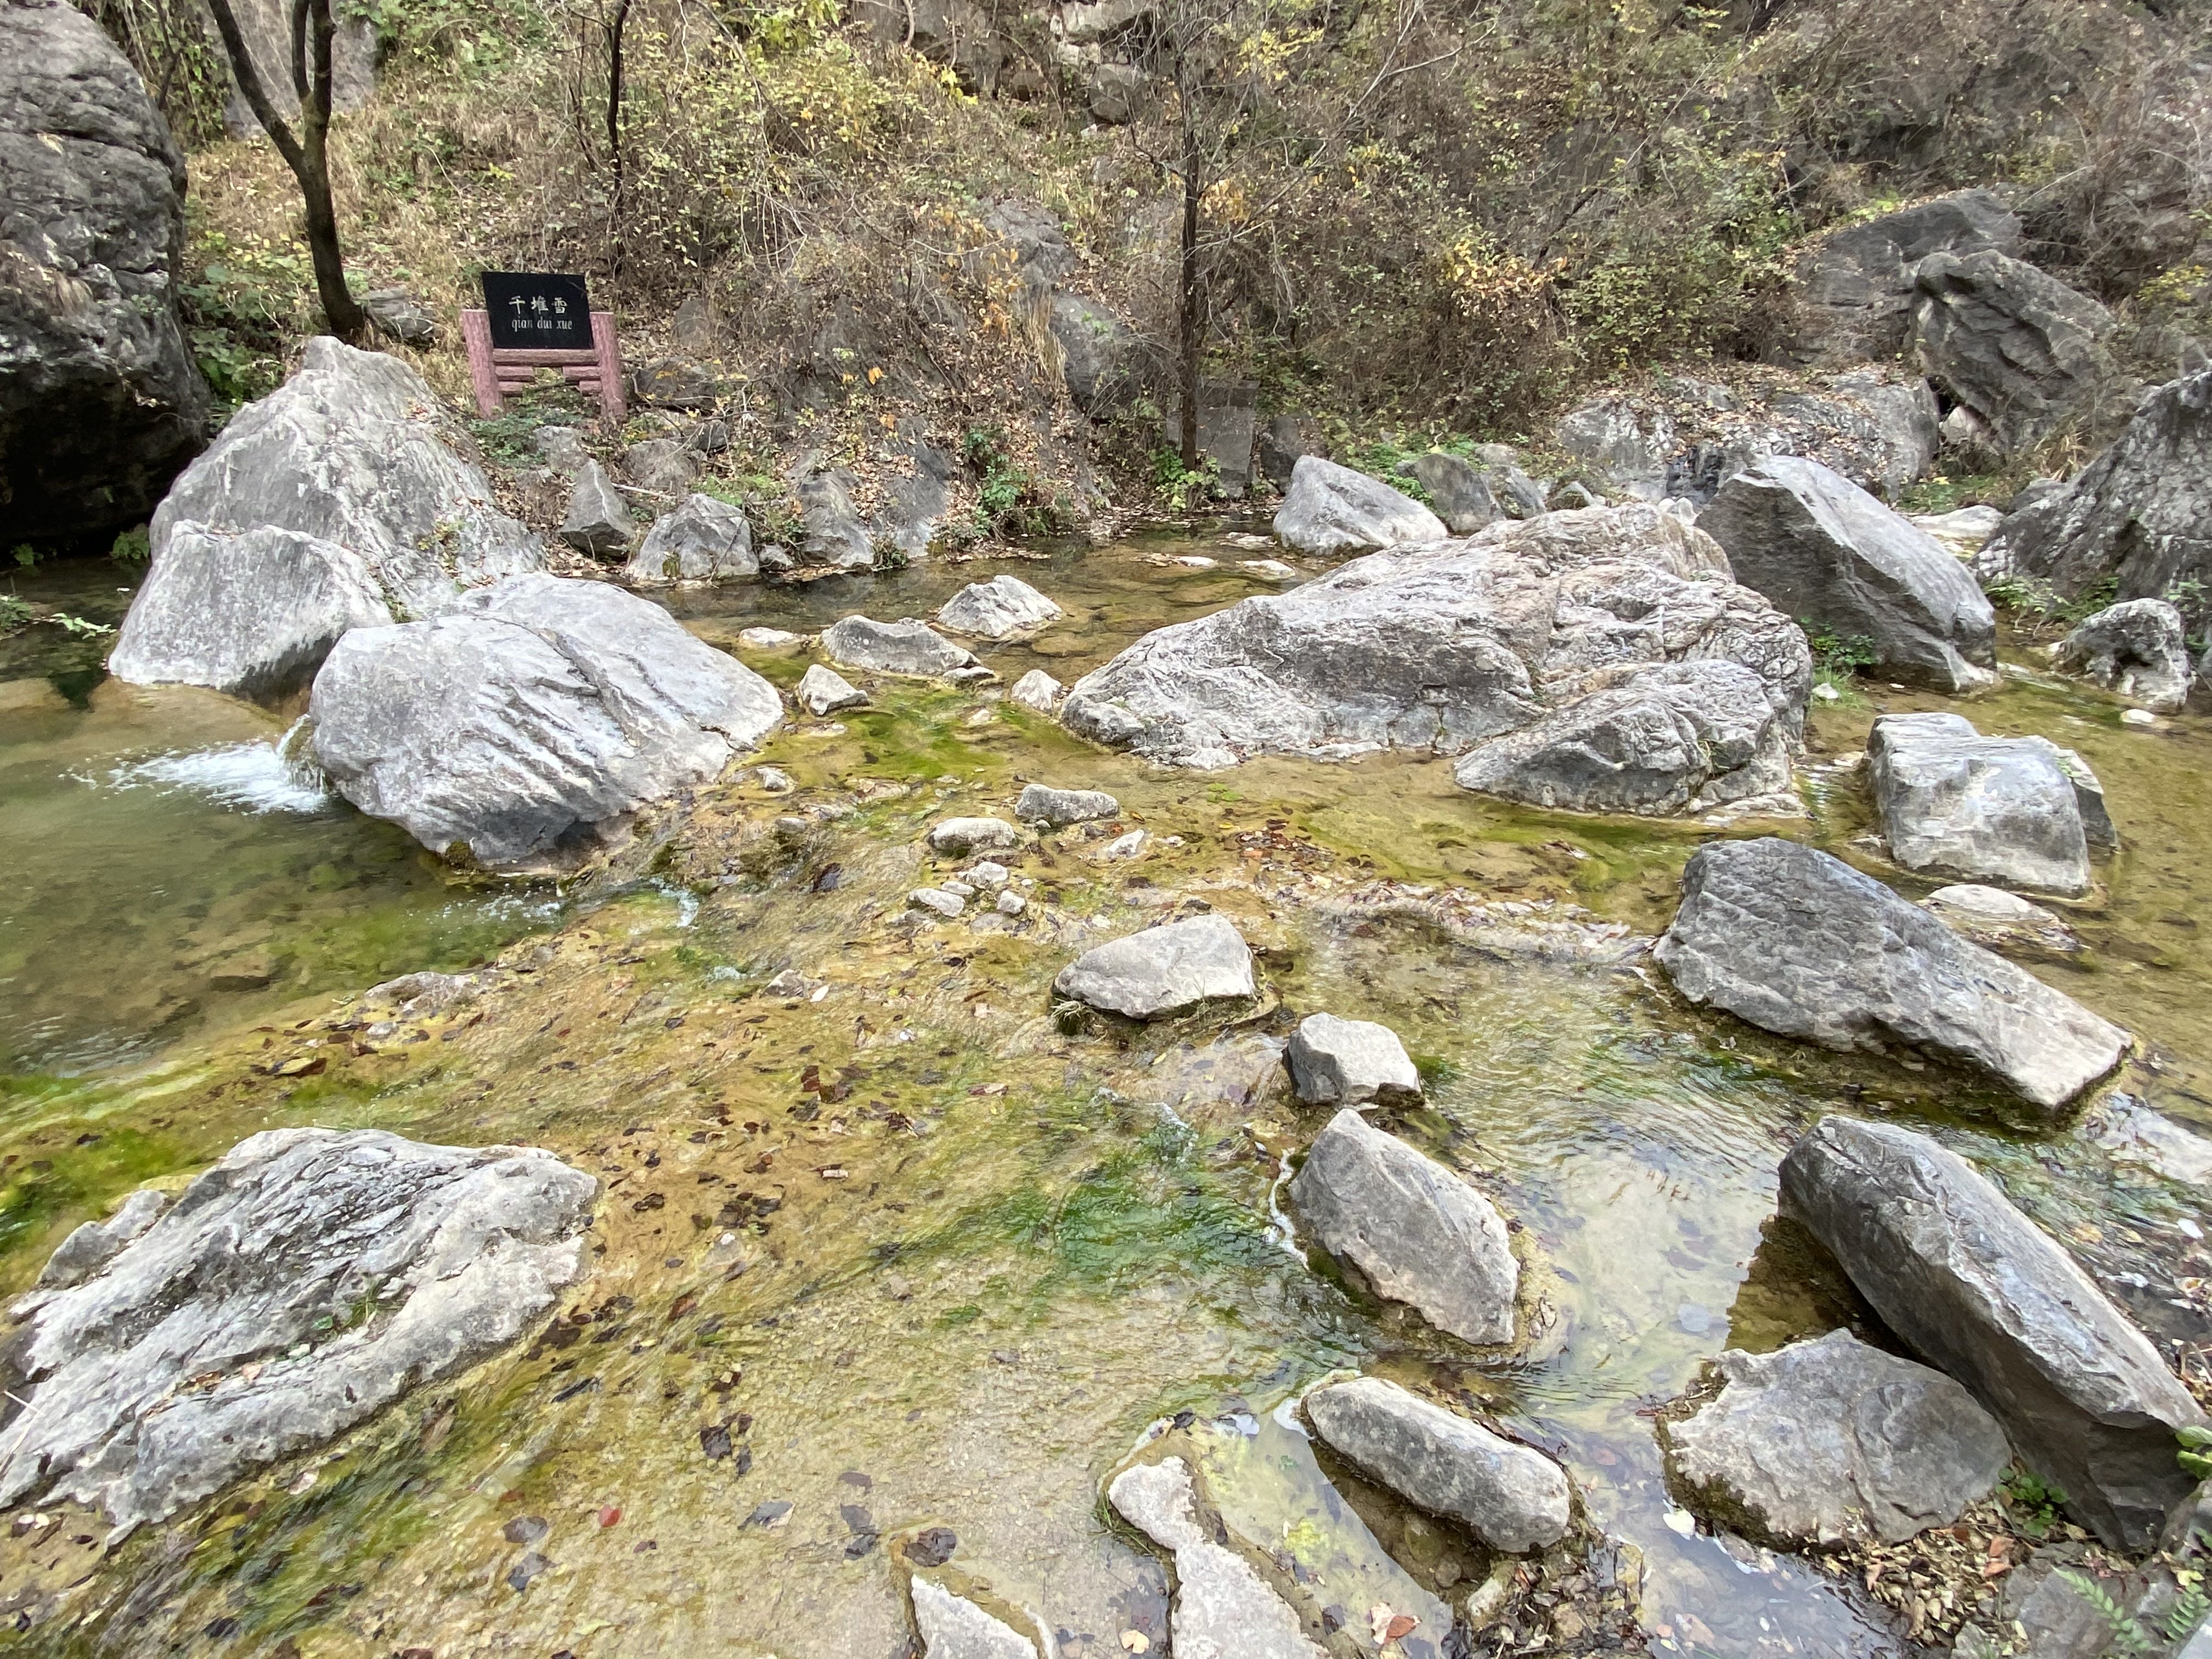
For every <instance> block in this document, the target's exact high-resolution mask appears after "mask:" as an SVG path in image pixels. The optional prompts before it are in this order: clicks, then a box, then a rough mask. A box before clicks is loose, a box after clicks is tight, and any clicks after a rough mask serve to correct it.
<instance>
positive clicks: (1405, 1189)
mask: <svg viewBox="0 0 2212 1659" xmlns="http://www.w3.org/2000/svg"><path fill="white" fill-rule="evenodd" d="M1290 1191H1291V1203H1292V1204H1294V1205H1296V1206H1297V1212H1298V1216H1299V1218H1300V1219H1301V1220H1303V1221H1304V1223H1305V1225H1307V1226H1308V1227H1310V1229H1312V1231H1313V1235H1314V1237H1315V1239H1316V1241H1317V1242H1318V1243H1320V1245H1321V1247H1322V1249H1325V1250H1327V1251H1328V1253H1329V1254H1330V1255H1334V1256H1336V1257H1338V1258H1340V1260H1342V1261H1347V1262H1349V1263H1350V1264H1351V1265H1352V1267H1356V1268H1357V1269H1358V1272H1359V1273H1360V1276H1361V1277H1362V1278H1363V1279H1365V1280H1366V1281H1367V1283H1368V1285H1370V1286H1371V1287H1372V1288H1373V1290H1374V1291H1375V1293H1376V1295H1377V1296H1381V1297H1387V1298H1389V1300H1390V1301H1393V1302H1403V1303H1407V1304H1410V1305H1411V1306H1412V1307H1413V1309H1414V1310H1415V1311H1417V1312H1418V1313H1419V1314H1420V1316H1422V1317H1423V1318H1424V1319H1425V1320H1427V1321H1428V1322H1429V1323H1431V1325H1434V1326H1435V1327H1436V1328H1437V1329H1438V1330H1441V1331H1444V1332H1447V1333H1449V1334H1451V1335H1453V1336H1455V1337H1458V1338H1459V1339H1460V1340H1462V1341H1463V1342H1472V1343H1474V1344H1476V1345H1477V1346H1490V1345H1492V1344H1496V1343H1502V1342H1510V1341H1511V1340H1513V1300H1514V1297H1516V1295H1518V1294H1519V1291H1520V1285H1521V1267H1520V1264H1519V1263H1518V1262H1517V1261H1515V1260H1514V1259H1513V1250H1512V1247H1511V1245H1510V1243H1508V1242H1507V1239H1506V1234H1505V1223H1504V1221H1503V1220H1502V1219H1501V1218H1499V1216H1498V1212H1497V1211H1496V1210H1495V1209H1494V1208H1492V1206H1491V1203H1490V1200H1488V1199H1486V1198H1485V1197H1484V1196H1483V1195H1482V1194H1480V1193H1478V1192H1477V1191H1475V1190H1474V1188H1472V1187H1470V1186H1468V1184H1467V1182H1464V1181H1462V1180H1461V1179H1460V1178H1459V1177H1458V1176H1455V1175H1454V1174H1453V1173H1452V1172H1451V1171H1450V1170H1447V1169H1446V1168H1444V1166H1443V1164H1438V1163H1437V1162H1436V1161H1435V1160H1434V1159H1432V1158H1425V1157H1424V1156H1422V1154H1421V1153H1419V1152H1416V1151H1415V1150H1414V1149H1413V1147H1411V1146H1407V1144H1406V1143H1405V1142H1404V1141H1402V1140H1400V1139H1398V1138H1397V1137H1396V1136H1395V1135H1389V1134H1385V1133H1383V1131H1382V1130H1380V1129H1378V1128H1376V1127H1374V1126H1373V1125H1372V1124H1370V1123H1369V1122H1367V1121H1366V1120H1364V1118H1362V1117H1361V1116H1360V1115H1359V1114H1358V1112H1356V1111H1353V1110H1352V1109H1350V1108H1346V1109H1344V1110H1343V1111H1340V1112H1339V1113H1338V1114H1337V1115H1335V1116H1334V1117H1333V1118H1331V1119H1330V1120H1329V1121H1328V1127H1327V1128H1325V1129H1323V1130H1322V1132H1321V1133H1320V1134H1319V1135H1318V1136H1316V1138H1315V1139H1314V1143H1313V1146H1311V1147H1310V1149H1309V1150H1308V1151H1307V1152H1306V1161H1305V1163H1304V1164H1303V1165H1301V1166H1300V1167H1299V1170H1298V1172H1297V1176H1295V1177H1294V1178H1293V1179H1292V1180H1291V1188H1290Z"/></svg>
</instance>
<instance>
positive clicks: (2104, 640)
mask: <svg viewBox="0 0 2212 1659" xmlns="http://www.w3.org/2000/svg"><path fill="white" fill-rule="evenodd" d="M2051 663H2052V665H2054V666H2055V667H2057V669H2059V670H2060V671H2062V672H2063V673H2068V674H2079V675H2081V678H2084V679H2086V680H2087V681H2088V682H2089V683H2090V684H2093V685H2100V686H2102V687H2103V688H2104V689H2105V690H2107V691H2110V692H2112V693H2114V694H2115V695H2116V696H2121V697H2124V698H2126V699H2127V701H2129V702H2132V703H2135V704H2136V705H2138V706H2139V707H2141V708H2148V709H2150V710H2151V711H2152V712H2153V713H2154V714H2179V713H2180V712H2181V708H2182V705H2183V704H2184V703H2185V702H2188V701H2189V682H2190V679H2191V673H2192V670H2191V665H2190V661H2189V643H2188V640H2187V638H2186V634H2185V625H2184V623H2183V622H2182V619H2181V612H2180V611H2177V610H2175V609H2174V608H2173V606H2172V605H2168V604H2167V603H2166V601H2165V600H2164V599H2126V600H2124V601H2122V602H2121V603H2120V604H2118V605H2107V606H2106V608H2105V609H2104V610H2102V611H2098V612H2097V613H2096V614H2095V615H2094V616H2093V617H2088V618H2087V619H2086V620H2085V621H2084V622H2083V623H2081V626H2080V627H2079V628H2076V629H2075V630H2074V631H2073V632H2072V633H2070V634H2069V635H2067V636H2066V637H2065V638H2064V639H2063V640H2062V641H2059V643H2058V647H2057V650H2055V651H2053V652H2052V653H2051Z"/></svg>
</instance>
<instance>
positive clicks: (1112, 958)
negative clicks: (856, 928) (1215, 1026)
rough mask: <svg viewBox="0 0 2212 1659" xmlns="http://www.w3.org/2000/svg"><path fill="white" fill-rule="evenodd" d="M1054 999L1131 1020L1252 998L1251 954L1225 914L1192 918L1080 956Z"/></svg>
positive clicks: (1061, 979)
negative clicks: (1067, 1000) (1082, 1005)
mask: <svg viewBox="0 0 2212 1659" xmlns="http://www.w3.org/2000/svg"><path fill="white" fill-rule="evenodd" d="M1052 989H1053V994H1054V995H1055V996H1060V997H1070V998H1073V1000H1076V1001H1078V1002H1084V1003H1088V1004H1089V1005H1090V1006H1091V1007H1093V1008H1103V1009H1105V1010H1106V1011H1107V1012H1109V1013H1115V1014H1121V1015H1125V1016H1127V1018H1130V1019H1170V1018H1173V1017H1174V1016H1176V1015H1177V1014H1181V1013H1187V1012H1189V1011H1190V1010H1192V1009H1194V1008H1197V1007H1200V1006H1203V1005H1204V1004H1206V1003H1208V1002H1217V1001H1227V1000H1241V999H1246V998H1250V997H1254V996H1257V995H1258V994H1259V990H1258V987H1257V986H1255V983H1254V982H1253V978H1252V951H1251V947H1250V946H1249V945H1246V944H1245V943H1244V936H1243V934H1242V933H1238V932H1237V926H1236V924H1235V923H1234V922H1232V921H1230V920H1229V919H1228V918H1227V917H1226V916H1222V915H1202V916H1192V917H1190V918H1188V920H1186V921H1170V922H1167V923H1165V924H1164V925H1163V926H1161V927H1147V928H1146V929H1145V930H1144V932H1142V933H1131V934H1129V935H1128V936H1127V938H1124V939H1113V940H1110V941H1109V942H1108V943H1106V944H1104V945H1097V946H1094V947H1093V948H1092V949H1091V950H1088V951H1085V952H1084V953H1083V954H1082V955H1081V956H1079V957H1077V958H1076V959H1075V960H1074V961H1073V962H1072V963H1068V965H1067V966H1066V967H1065V968H1063V969H1060V977H1059V978H1057V979H1055V980H1054V981H1053V982H1052Z"/></svg>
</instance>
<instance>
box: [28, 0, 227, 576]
mask: <svg viewBox="0 0 2212 1659" xmlns="http://www.w3.org/2000/svg"><path fill="white" fill-rule="evenodd" d="M4 15H5V16H6V19H7V23H6V27H5V28H4V29H0V204H5V205H4V207H3V208H0V221H4V224H3V225H0V521H4V523H5V524H6V526H7V529H6V532H5V533H6V536H7V539H8V541H9V544H10V545H12V544H15V542H18V541H21V540H26V539H31V538H45V537H49V536H76V535H81V534H83V533H84V532H88V531H92V532H100V531H112V530H119V529H122V528H124V527H125V526H129V525H132V524H136V523H137V522H138V521H139V520H142V519H143V518H144V517H145V516H146V514H147V513H148V512H149V510H151V508H152V507H153V505H154V503H155V501H157V500H158V499H160V496H161V491H162V489H164V488H165V487H166V486H167V484H168V482H169V480H170V479H171V478H172V477H174V476H175V475H176V471H177V469H178V468H179V467H180V466H182V465H184V464H185V462H186V461H187V460H189V459H191V457H192V455H193V453H195V452H197V450H198V449H199V447H201V446H202V445H203V444H204V443H205V442H206V441H207V428H208V389H207V385H206V383H205V382H204V381H203V380H201V379H200V372H199V369H198V367H197V365H196V364H195V363H194V362H193V361H192V354H191V348H190V347H189V346H188V345H187V344H186V343H185V331H184V327H183V325H182V323H181V321H180V319H179V316H178V313H177V289H176V283H177V276H178V273H179V268H180V264H181V261H182V254H183V249H184V194H185V161H184V157H183V155H181V154H180V153H179V150H178V149H177V146H176V143H175V141H174V140H173V139H172V138H171V137H170V136H169V129H168V125H167V123H166V122H164V121H163V120H162V119H161V114H160V112H158V111H157V110H155V107H154V105H153V101H152V100H150V99H149V98H148V97H147V95H146V89H145V88H144V86H143V84H142V83H141V82H140V81H139V79H138V75H137V71H136V70H133V69H132V68H131V64H130V60H129V59H128V58H125V57H124V55H123V53H122V52H119V51H118V50H117V49H116V47H115V46H114V44H113V43H112V41H110V40H109V39H108V38H107V36H106V33H104V32H103V31H102V30H101V28H100V25H99V24H97V23H95V22H94V21H93V20H92V19H91V18H90V17H89V16H88V15H86V14H85V13H84V12H83V11H82V10H80V9H78V8H76V7H75V6H72V5H67V4H64V3H62V0H9V4H8V6H7V9H6V12H5V14H4Z"/></svg>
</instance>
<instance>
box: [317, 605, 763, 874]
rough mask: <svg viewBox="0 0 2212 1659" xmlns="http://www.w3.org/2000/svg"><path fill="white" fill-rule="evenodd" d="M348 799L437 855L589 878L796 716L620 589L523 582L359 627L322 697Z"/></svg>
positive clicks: (321, 757)
mask: <svg viewBox="0 0 2212 1659" xmlns="http://www.w3.org/2000/svg"><path fill="white" fill-rule="evenodd" d="M308 712H309V714H311V715H312V717H313V721H314V747H315V757H316V759H317V760H318V761H319V762H320V763H321V764H322V766H323V769H324V770H325V771H326V772H328V773H329V774H330V775H331V781H333V782H334V783H335V784H336V785H337V789H338V792H339V793H341V794H343V796H344V797H345V798H346V799H348V800H349V801H351V802H352V803H353V804H354V805H356V806H358V807H359V808H361V810H362V811H364V812H367V813H368V814H370V815H371V816H372V817H380V818H390V819H392V821H394V822H395V823H398V824H400V825H401V826H402V827H403V828H404V829H406V830H407V832H408V833H409V834H410V835H411V836H414V837H415V838H416V840H417V841H419V842H422V844H423V845H424V846H425V847H428V848H430V849H431V850H432V851H434V852H437V853H441V854H442V853H446V852H448V851H449V850H450V849H452V848H454V847H456V846H459V847H462V848H466V850H467V852H468V854H469V855H470V856H471V858H473V859H474V860H476V861H477V863H478V864H480V865H482V866H484V867H486V868H488V869H494V870H508V871H520V870H533V869H562V868H569V867H574V865H576V864H577V863H579V862H580V861H581V860H584V859H585V858H586V857H588V856H589V855H590V854H592V852H593V851H594V850H596V849H597V848H599V846H600V845H602V844H604V843H605V842H606V841H608V840H611V839H612V838H614V837H616V836H618V835H620V834H621V833H623V831H624V830H625V829H626V828H627V826H628V825H629V823H630V821H631V818H632V816H633V815H634V814H635V812H636V811H638V810H639V809H640V808H641V807H643V806H645V805H648V804H650V803H652V802H653V801H657V800H660V799H665V798H666V797H667V796H669V795H671V794H672V793H675V792H676V791H678V790H679V789H682V788H684V787H689V786H690V785H693V784H697V783H703V782H705V781H708V780H709V779H711V778H714V777H715V776H717V775H719V774H720V772H721V770H722V769H723V767H724V766H726V764H727V763H729V761H730V760H731V758H732V757H733V756H735V755H736V754H738V752H739V751H741V750H745V749H750V747H752V746H753V745H754V744H757V743H758V742H759V741H760V740H761V738H763V737H765V736H766V735H767V734H768V732H769V731H770V730H771V729H773V728H774V727H775V725H776V724H777V722H778V721H780V720H781V719H782V718H783V700H782V698H781V697H780V696H777V695H776V690H775V687H774V686H772V685H770V684H769V683H768V682H767V681H766V680H764V679H763V678H761V677H760V676H759V675H757V674H756V673H754V672H753V671H752V670H751V669H750V668H747V667H746V666H745V665H744V664H743V663H740V662H739V661H738V660H737V659H736V658H734V657H731V656H728V655H726V654H725V653H722V652H720V651H717V650H715V649H714V648H713V647H711V646H708V645H704V644H702V643H701V642H700V641H698V640H696V639H694V638H693V637H692V636H691V635H690V634H689V633H687V632H685V631H684V628H683V627H682V625H681V624H679V623H678V622H677V621H676V620H675V618H673V617H671V616H670V615H669V614H668V613H667V612H666V611H663V610H662V609H661V608H660V607H659V605H653V604H652V603H650V602H649V601H647V600H645V599H639V598H637V597H636V596H635V594H631V593H626V592H623V591H622V590H621V589H620V588H618V587H614V586H610V585H609V584H607V583H605V582H595V581H573V580H566V579H563V578H561V577H556V576H544V575H538V576H518V577H515V578H513V580H508V581H505V582H501V583H499V584H498V585H496V586H493V587H489V588H483V589H480V590H477V592H473V593H471V594H470V595H469V597H468V599H467V600H466V601H465V603H464V604H463V605H461V606H460V607H459V608H458V609H457V610H455V611H453V612H451V613H449V614H447V615H446V616H442V617H434V618H433V619H431V620H429V621H428V622H419V623H405V624H404V625H401V626H398V627H389V628H365V629H355V630H354V631H353V632H352V633H350V634H348V635H346V636H345V637H344V638H343V640H341V641H339V642H338V644H337V648H336V649H334V650H333V651H332V652H331V656H330V660H329V661H328V662H326V663H325V664H324V665H323V669H322V671H321V672H320V673H319V675H317V676H316V678H315V689H314V691H313V696H311V697H310V699H309V702H308Z"/></svg>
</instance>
